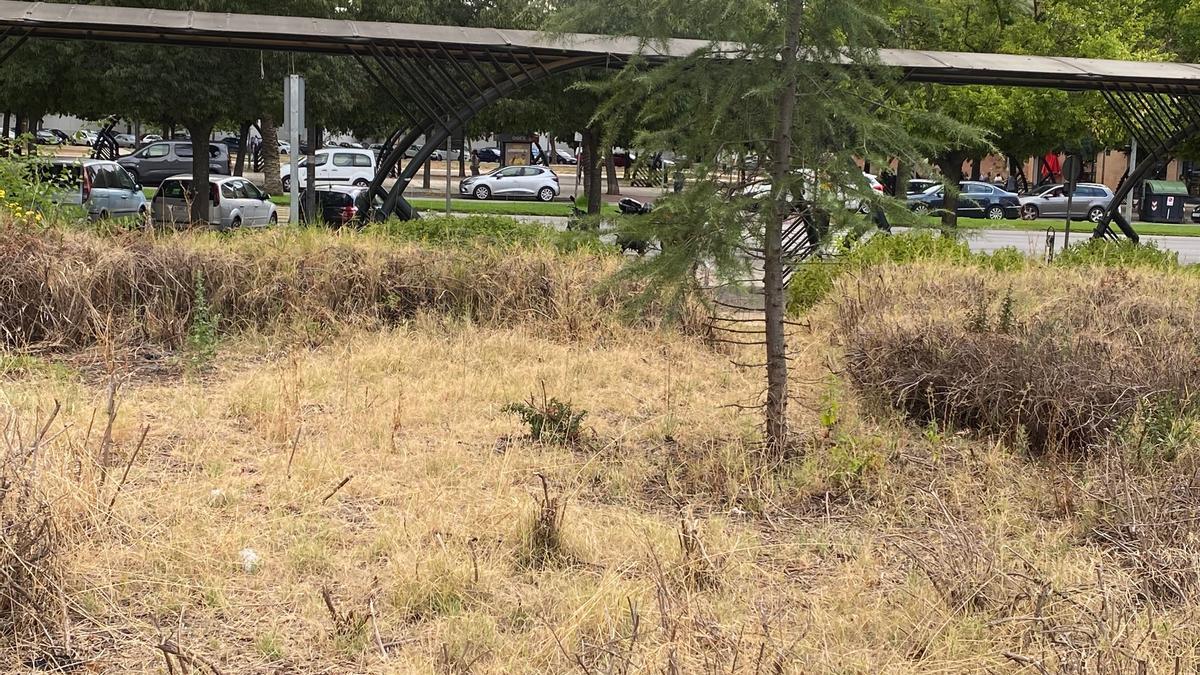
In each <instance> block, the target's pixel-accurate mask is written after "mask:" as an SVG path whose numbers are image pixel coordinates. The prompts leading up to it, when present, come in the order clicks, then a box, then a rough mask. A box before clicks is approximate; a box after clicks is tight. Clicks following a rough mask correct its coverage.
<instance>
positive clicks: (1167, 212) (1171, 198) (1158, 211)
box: [1138, 180, 1188, 223]
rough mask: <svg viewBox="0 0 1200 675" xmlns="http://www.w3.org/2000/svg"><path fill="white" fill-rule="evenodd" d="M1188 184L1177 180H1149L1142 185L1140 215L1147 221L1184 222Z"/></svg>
mask: <svg viewBox="0 0 1200 675" xmlns="http://www.w3.org/2000/svg"><path fill="white" fill-rule="evenodd" d="M1187 198H1188V190H1187V185H1185V184H1184V183H1183V182H1182V181H1177V180H1148V181H1146V182H1145V183H1144V184H1143V185H1142V200H1141V208H1140V209H1139V211H1140V213H1139V214H1138V217H1139V218H1140V219H1141V220H1142V221H1143V222H1147V223H1182V222H1183V203H1184V201H1186V200H1187Z"/></svg>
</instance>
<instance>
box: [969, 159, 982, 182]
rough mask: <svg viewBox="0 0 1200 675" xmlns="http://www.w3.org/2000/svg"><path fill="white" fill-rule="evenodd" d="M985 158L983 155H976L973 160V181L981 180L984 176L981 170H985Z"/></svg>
mask: <svg viewBox="0 0 1200 675" xmlns="http://www.w3.org/2000/svg"><path fill="white" fill-rule="evenodd" d="M983 158H984V156H983V155H976V156H974V157H972V158H971V180H979V178H980V176H981V175H982V172H981V171H980V169H982V168H983Z"/></svg>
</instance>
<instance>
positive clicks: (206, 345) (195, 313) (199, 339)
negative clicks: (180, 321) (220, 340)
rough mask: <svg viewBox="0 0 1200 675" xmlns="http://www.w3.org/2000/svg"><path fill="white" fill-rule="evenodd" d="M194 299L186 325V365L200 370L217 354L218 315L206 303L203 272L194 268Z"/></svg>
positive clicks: (194, 369) (206, 294) (193, 369)
mask: <svg viewBox="0 0 1200 675" xmlns="http://www.w3.org/2000/svg"><path fill="white" fill-rule="evenodd" d="M192 283H193V288H194V294H195V300H194V302H193V305H192V321H191V324H190V325H189V326H188V332H187V343H186V345H185V347H186V351H187V356H188V367H189V368H190V369H191V370H192V371H196V372H198V371H202V370H205V369H207V368H208V367H209V365H210V364H212V361H213V358H214V357H216V355H217V323H218V320H219V319H218V317H217V316H216V315H215V314H213V312H212V308H211V307H210V306H209V304H208V293H207V291H206V289H205V285H204V273H203V272H201V271H200V270H196V273H195V276H194V277H193V282H192Z"/></svg>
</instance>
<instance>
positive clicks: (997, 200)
mask: <svg viewBox="0 0 1200 675" xmlns="http://www.w3.org/2000/svg"><path fill="white" fill-rule="evenodd" d="M958 189H959V194H958V207H957V209H955V211H956V213H957V214H958V215H960V216H963V217H971V218H988V219H989V220H1003V219H1005V218H1007V219H1009V220H1014V219H1016V218H1018V217H1020V215H1021V200H1020V198H1019V197H1018V196H1017V195H1015V194H1013V193H1012V192H1006V191H1005V190H1002V189H1001V188H998V187H996V186H994V185H989V184H987V183H981V182H977V181H963V182H962V183H959V184H958ZM945 196H946V194H945V189H944V188H943V187H942V186H941V185H935V186H933V187H931V188H929V189H928V190H926V191H924V192H922V193H921V194H919V195H909V196H908V208H910V209H912V211H913V212H914V213H917V214H920V215H926V214H931V213H937V212H940V211H941V210H943V209H942V206H943V203H944V201H943V200H944V198H945Z"/></svg>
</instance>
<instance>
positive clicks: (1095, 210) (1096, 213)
mask: <svg viewBox="0 0 1200 675" xmlns="http://www.w3.org/2000/svg"><path fill="white" fill-rule="evenodd" d="M1088 220H1090V221H1092V222H1093V223H1098V222H1100V221H1101V220H1104V207H1103V206H1093V207H1092V208H1091V210H1089V211H1088Z"/></svg>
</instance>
